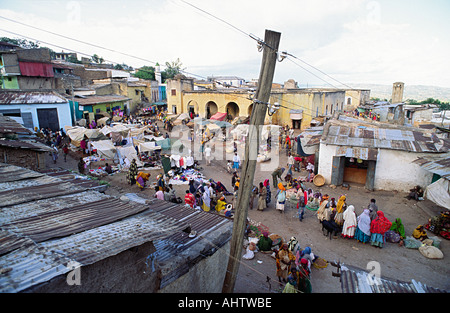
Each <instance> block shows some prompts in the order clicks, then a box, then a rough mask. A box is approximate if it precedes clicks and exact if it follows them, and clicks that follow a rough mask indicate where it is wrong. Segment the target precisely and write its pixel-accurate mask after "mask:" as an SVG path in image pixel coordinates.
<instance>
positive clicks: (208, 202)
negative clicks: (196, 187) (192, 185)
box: [202, 184, 211, 212]
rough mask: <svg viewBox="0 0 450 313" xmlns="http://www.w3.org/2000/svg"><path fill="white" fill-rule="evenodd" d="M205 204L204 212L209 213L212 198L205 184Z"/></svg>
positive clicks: (203, 205) (203, 198) (203, 197)
mask: <svg viewBox="0 0 450 313" xmlns="http://www.w3.org/2000/svg"><path fill="white" fill-rule="evenodd" d="M203 190H204V191H203V196H202V200H203V204H202V210H203V211H205V212H209V210H210V206H211V197H210V194H209V188H207V187H205V184H203Z"/></svg>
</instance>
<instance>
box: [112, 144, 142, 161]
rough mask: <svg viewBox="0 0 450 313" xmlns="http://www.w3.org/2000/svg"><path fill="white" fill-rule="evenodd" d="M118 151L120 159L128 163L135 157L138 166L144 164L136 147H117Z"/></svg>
mask: <svg viewBox="0 0 450 313" xmlns="http://www.w3.org/2000/svg"><path fill="white" fill-rule="evenodd" d="M116 151H117V155H116V156H117V157H118V158H119V160H124V161H125V164H126V165H129V163H131V161H132V160H133V159H135V160H136V165H137V166H143V165H144V164H143V163H142V162H141V161H140V160H139V158H138V156H137V153H136V149H135V148H134V147H133V146H132V145H129V146H123V147H116Z"/></svg>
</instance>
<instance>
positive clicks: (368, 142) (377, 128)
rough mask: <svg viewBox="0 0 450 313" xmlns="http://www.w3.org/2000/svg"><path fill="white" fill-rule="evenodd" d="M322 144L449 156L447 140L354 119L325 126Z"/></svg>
mask: <svg viewBox="0 0 450 313" xmlns="http://www.w3.org/2000/svg"><path fill="white" fill-rule="evenodd" d="M321 142H322V143H324V144H330V145H338V146H349V147H364V148H382V149H393V150H403V151H410V152H433V153H436V152H446V151H447V150H448V148H447V145H446V144H445V142H444V140H443V139H441V138H438V137H437V136H436V135H435V134H434V133H433V132H430V131H427V130H425V129H420V128H413V127H402V126H396V125H392V124H388V123H381V122H372V121H371V122H366V121H361V120H355V119H351V118H348V117H346V118H344V119H341V117H339V120H336V119H333V120H330V121H328V122H327V124H326V125H325V130H324V134H323V136H322V141H321Z"/></svg>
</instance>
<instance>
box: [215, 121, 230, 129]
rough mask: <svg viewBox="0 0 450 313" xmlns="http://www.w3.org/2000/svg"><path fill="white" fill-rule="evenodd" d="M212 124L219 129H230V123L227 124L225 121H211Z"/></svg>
mask: <svg viewBox="0 0 450 313" xmlns="http://www.w3.org/2000/svg"><path fill="white" fill-rule="evenodd" d="M211 122H213V123H214V124H216V125H217V126H219V127H220V128H226V127H232V126H233V125H231V123H228V122H226V121H217V120H211Z"/></svg>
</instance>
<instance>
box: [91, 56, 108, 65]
mask: <svg viewBox="0 0 450 313" xmlns="http://www.w3.org/2000/svg"><path fill="white" fill-rule="evenodd" d="M91 60H92V62H94V63H97V64H102V63H103V62H105V59H103V58H102V57H100V56H98V55H97V54H94V55H93V56H92V57H91Z"/></svg>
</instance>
